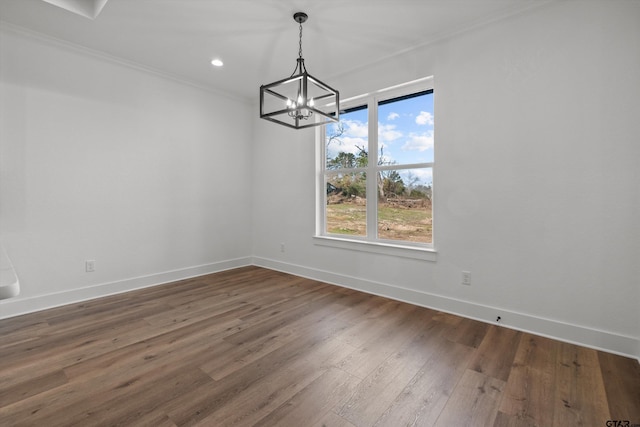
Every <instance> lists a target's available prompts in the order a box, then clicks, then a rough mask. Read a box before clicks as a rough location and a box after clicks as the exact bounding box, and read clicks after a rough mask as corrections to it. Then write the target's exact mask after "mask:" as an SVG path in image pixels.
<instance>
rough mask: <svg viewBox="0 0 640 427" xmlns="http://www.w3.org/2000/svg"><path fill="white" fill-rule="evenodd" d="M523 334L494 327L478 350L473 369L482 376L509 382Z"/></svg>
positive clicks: (490, 328)
mask: <svg viewBox="0 0 640 427" xmlns="http://www.w3.org/2000/svg"><path fill="white" fill-rule="evenodd" d="M521 335H522V332H518V331H514V330H513V329H507V328H502V327H499V326H495V325H492V326H490V327H489V329H488V331H487V334H486V335H485V337H484V339H483V340H482V343H481V344H480V346H478V350H477V351H476V352H475V355H474V358H473V361H472V362H471V368H472V369H473V370H475V371H477V372H480V373H481V374H485V375H488V376H490V377H493V378H495V379H498V380H501V381H507V379H508V378H509V373H510V372H511V366H512V363H513V358H514V357H515V354H516V350H517V348H518V344H519V341H520V337H521Z"/></svg>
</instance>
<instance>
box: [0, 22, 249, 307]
mask: <svg viewBox="0 0 640 427" xmlns="http://www.w3.org/2000/svg"><path fill="white" fill-rule="evenodd" d="M0 55H1V56H0V67H1V68H0V84H1V86H0V108H1V109H0V159H1V160H0V162H1V163H0V171H1V175H0V235H1V236H2V242H3V245H4V246H5V247H6V249H7V252H8V254H9V256H10V258H11V260H12V261H13V264H14V267H15V270H16V272H17V274H18V277H19V280H20V284H21V294H20V296H19V297H17V298H13V299H10V300H4V301H1V302H0V318H1V317H8V316H11V315H15V314H17V313H21V312H26V311H31V310H34V309H40V308H44V307H48V306H53V305H57V304H61V303H68V302H70V301H74V300H80V299H85V298H90V297H95V296H99V295H104V294H108V293H111V292H117V291H122V290H126V289H131V288H135V287H140V286H147V285H151V284H157V283H160V282H164V281H169V280H174V279H177V278H182V277H186V276H191V275H197V274H203V273H206V272H210V271H217V270H220V269H223V268H230V267H234V266H237V265H245V264H248V263H250V262H251V258H250V255H251V214H250V207H251V200H250V199H251V197H250V191H251V188H250V183H251V178H250V175H251V167H250V161H251V158H250V155H249V149H250V138H251V135H252V134H251V127H250V126H246V124H245V123H246V120H245V119H246V118H247V117H250V116H251V115H252V114H253V109H252V108H251V105H249V104H248V103H247V102H245V101H239V100H236V99H231V98H228V97H223V96H220V95H217V94H215V93H212V92H207V91H204V90H202V89H199V88H196V87H193V86H189V85H186V84H183V83H180V82H177V81H172V80H170V79H167V78H164V77H161V76H158V75H155V74H153V73H150V72H147V71H143V70H138V69H135V68H132V67H130V66H127V65H124V64H119V63H117V62H114V61H113V60H107V59H106V58H103V57H98V56H96V55H94V54H91V53H89V52H83V51H79V50H77V49H74V48H71V47H69V46H63V45H59V44H56V43H54V42H52V41H47V40H43V39H38V38H35V37H32V36H29V35H26V34H22V33H18V32H16V31H14V30H12V29H9V28H4V29H2V32H1V33H0ZM230 159H232V161H230ZM87 259H93V260H95V262H96V264H95V265H96V271H95V272H94V273H86V272H85V260H87Z"/></svg>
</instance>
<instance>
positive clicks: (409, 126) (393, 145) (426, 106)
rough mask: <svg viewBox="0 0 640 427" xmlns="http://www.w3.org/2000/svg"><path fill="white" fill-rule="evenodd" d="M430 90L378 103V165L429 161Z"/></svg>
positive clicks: (430, 142)
mask: <svg viewBox="0 0 640 427" xmlns="http://www.w3.org/2000/svg"><path fill="white" fill-rule="evenodd" d="M433 124H434V123H433V92H432V91H429V92H423V93H422V94H421V95H418V96H410V97H401V98H396V99H394V100H389V101H383V102H380V104H379V105H378V144H379V149H378V152H379V153H380V152H382V155H381V157H380V161H379V162H378V163H379V164H381V165H406V164H415V163H432V162H433Z"/></svg>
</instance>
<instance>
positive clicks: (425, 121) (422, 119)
mask: <svg viewBox="0 0 640 427" xmlns="http://www.w3.org/2000/svg"><path fill="white" fill-rule="evenodd" d="M416 123H417V124H419V125H432V124H433V114H431V113H429V112H428V111H420V114H418V117H416Z"/></svg>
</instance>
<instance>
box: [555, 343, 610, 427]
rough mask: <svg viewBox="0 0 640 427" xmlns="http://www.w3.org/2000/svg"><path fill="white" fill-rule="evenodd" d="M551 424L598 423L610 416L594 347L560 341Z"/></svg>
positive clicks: (602, 422)
mask: <svg viewBox="0 0 640 427" xmlns="http://www.w3.org/2000/svg"><path fill="white" fill-rule="evenodd" d="M559 347H560V348H559V351H558V359H557V365H556V375H555V385H556V395H555V400H554V404H555V405H554V408H553V410H554V423H553V425H554V426H558V427H559V426H568V425H572V426H592V425H593V426H598V425H605V424H606V422H607V420H610V419H611V416H610V414H609V407H608V405H607V397H606V391H605V388H604V383H603V381H602V372H601V370H600V365H599V362H598V355H597V352H596V350H592V349H587V348H584V347H579V346H576V345H573V344H568V343H560V345H559Z"/></svg>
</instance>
